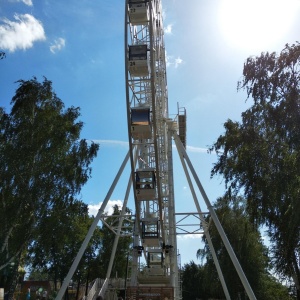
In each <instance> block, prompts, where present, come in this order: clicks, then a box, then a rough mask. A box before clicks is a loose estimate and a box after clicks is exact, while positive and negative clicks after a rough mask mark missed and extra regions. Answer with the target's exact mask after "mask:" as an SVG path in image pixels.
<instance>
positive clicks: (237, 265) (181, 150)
mask: <svg viewBox="0 0 300 300" xmlns="http://www.w3.org/2000/svg"><path fill="white" fill-rule="evenodd" d="M173 138H174V141H175V144H176V147H177V150H178V152H179V153H181V154H182V156H183V157H184V158H185V160H186V162H187V164H188V166H189V168H190V171H191V173H192V175H193V177H194V180H195V182H196V184H197V185H198V188H199V190H200V193H201V195H202V197H203V200H204V201H205V204H206V206H207V209H208V210H209V213H210V215H211V217H212V219H213V221H214V223H215V226H216V228H217V230H218V232H219V234H220V236H221V239H222V241H223V243H224V245H225V247H226V250H227V252H228V254H229V256H230V258H231V261H232V263H233V265H234V267H235V269H236V271H237V273H238V275H239V278H240V280H241V281H242V284H243V286H244V288H245V290H246V293H247V295H248V297H249V299H250V300H256V297H255V295H254V293H253V290H252V288H251V286H250V284H249V282H248V279H247V278H246V276H245V273H244V271H243V269H242V267H241V265H240V263H239V261H238V259H237V257H236V255H235V253H234V251H233V249H232V247H231V245H230V242H229V240H228V238H227V236H226V234H225V232H224V229H223V227H222V225H221V223H220V220H219V218H218V216H217V214H216V212H215V210H214V208H213V206H212V205H211V203H210V201H209V199H208V197H207V195H206V193H205V190H204V188H203V186H202V184H201V182H200V180H199V178H198V176H197V173H196V172H195V169H194V167H193V165H192V163H191V161H190V159H189V157H188V155H187V152H186V150H185V148H184V147H183V145H182V143H181V141H180V139H179V137H178V135H177V133H174V134H173Z"/></svg>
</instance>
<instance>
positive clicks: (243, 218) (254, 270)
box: [197, 197, 268, 299]
mask: <svg viewBox="0 0 300 300" xmlns="http://www.w3.org/2000/svg"><path fill="white" fill-rule="evenodd" d="M244 204H245V203H244V201H243V199H242V198H240V197H238V198H233V199H231V202H229V201H228V199H227V198H219V199H218V200H217V202H216V204H215V209H216V213H217V215H218V218H219V219H220V222H221V224H222V227H223V228H224V231H225V233H226V235H227V237H228V239H229V241H230V244H231V246H232V248H233V250H234V252H235V254H236V256H237V258H238V260H239V262H240V264H241V266H242V268H243V270H244V272H245V275H246V277H247V279H248V281H249V283H250V285H251V287H252V289H253V291H254V293H255V294H257V293H258V292H259V286H260V283H261V276H262V274H264V273H265V272H266V268H267V264H268V260H267V256H266V249H265V247H264V246H263V244H262V240H261V237H260V234H259V232H258V230H257V229H256V228H255V227H254V226H253V225H252V224H251V222H250V220H249V216H248V214H247V213H246V210H245V205H244ZM210 236H211V240H212V243H213V245H214V249H215V251H216V254H217V257H218V260H219V263H220V267H221V269H222V273H223V275H224V278H225V281H226V285H227V288H228V291H229V293H230V295H231V297H232V299H236V298H237V297H238V295H240V294H243V293H244V287H243V285H242V283H241V281H240V279H239V277H238V275H237V273H236V271H235V268H234V266H233V264H232V262H231V259H230V257H229V255H228V252H227V250H226V248H225V246H224V244H223V242H222V239H221V237H220V235H219V233H218V231H217V229H216V227H215V226H214V224H213V223H212V224H211V225H210ZM203 240H204V242H205V247H204V249H203V250H202V251H198V252H197V256H198V257H200V258H202V259H205V260H206V265H205V268H206V270H207V274H208V277H209V281H207V283H208V284H209V286H211V283H210V282H215V283H217V286H214V287H213V288H210V293H212V292H213V291H216V290H219V291H220V290H221V286H220V281H219V280H218V275H217V272H216V268H215V265H214V262H213V259H212V256H211V252H210V249H209V246H208V244H207V241H206V238H205V236H204V237H203Z"/></svg>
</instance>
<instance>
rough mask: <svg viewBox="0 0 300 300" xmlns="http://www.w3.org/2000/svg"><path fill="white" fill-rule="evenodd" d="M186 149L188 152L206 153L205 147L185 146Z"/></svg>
mask: <svg viewBox="0 0 300 300" xmlns="http://www.w3.org/2000/svg"><path fill="white" fill-rule="evenodd" d="M186 150H187V151H189V152H197V153H207V148H201V147H193V146H186Z"/></svg>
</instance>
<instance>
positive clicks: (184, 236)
mask: <svg viewBox="0 0 300 300" xmlns="http://www.w3.org/2000/svg"><path fill="white" fill-rule="evenodd" d="M202 236H203V233H198V234H196V233H190V234H182V235H180V234H179V235H178V236H177V239H178V240H187V239H193V240H194V239H201V238H202Z"/></svg>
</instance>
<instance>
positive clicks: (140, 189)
mask: <svg viewBox="0 0 300 300" xmlns="http://www.w3.org/2000/svg"><path fill="white" fill-rule="evenodd" d="M135 193H136V198H137V199H138V200H154V199H155V198H156V180H155V171H154V169H143V170H137V171H136V172H135Z"/></svg>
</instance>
